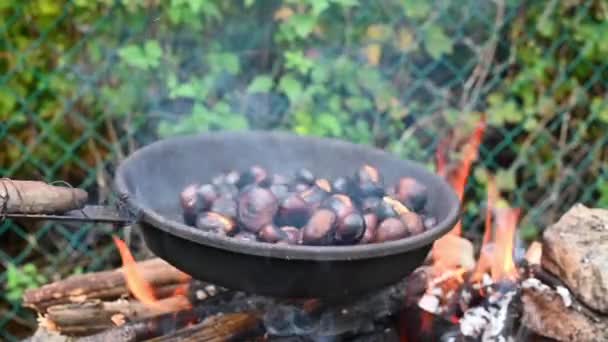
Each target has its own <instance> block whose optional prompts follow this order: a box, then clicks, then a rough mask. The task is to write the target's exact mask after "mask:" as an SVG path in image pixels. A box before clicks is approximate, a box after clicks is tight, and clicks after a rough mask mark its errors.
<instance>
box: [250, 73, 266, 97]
mask: <svg viewBox="0 0 608 342" xmlns="http://www.w3.org/2000/svg"><path fill="white" fill-rule="evenodd" d="M271 88H272V77H270V76H269V75H260V76H257V77H256V78H254V79H253V81H251V83H250V84H249V87H247V91H248V92H250V93H265V92H268V91H269V90H270V89H271Z"/></svg>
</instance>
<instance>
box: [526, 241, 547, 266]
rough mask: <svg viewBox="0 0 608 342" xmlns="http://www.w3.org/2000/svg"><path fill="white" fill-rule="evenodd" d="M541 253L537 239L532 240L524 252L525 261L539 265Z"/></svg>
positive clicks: (541, 248) (540, 246) (541, 249)
mask: <svg viewBox="0 0 608 342" xmlns="http://www.w3.org/2000/svg"><path fill="white" fill-rule="evenodd" d="M542 255H543V247H542V245H541V244H540V242H538V241H534V242H532V244H531V245H530V247H529V248H528V251H527V252H526V261H528V264H530V265H540V258H541V257H542Z"/></svg>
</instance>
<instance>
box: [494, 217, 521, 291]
mask: <svg viewBox="0 0 608 342" xmlns="http://www.w3.org/2000/svg"><path fill="white" fill-rule="evenodd" d="M519 215H520V209H514V208H507V209H502V210H500V211H497V213H496V226H497V227H496V240H495V245H496V251H495V254H494V258H493V260H494V262H493V263H492V279H493V280H494V281H499V280H506V279H511V280H516V279H517V278H518V273H517V267H516V266H515V261H513V250H514V243H515V231H516V229H517V222H518V220H519Z"/></svg>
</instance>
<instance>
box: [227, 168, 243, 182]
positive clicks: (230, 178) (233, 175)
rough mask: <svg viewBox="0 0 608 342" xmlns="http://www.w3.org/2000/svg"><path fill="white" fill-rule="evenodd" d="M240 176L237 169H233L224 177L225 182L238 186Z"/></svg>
mask: <svg viewBox="0 0 608 342" xmlns="http://www.w3.org/2000/svg"><path fill="white" fill-rule="evenodd" d="M240 177H241V175H240V174H239V173H238V172H237V171H234V170H232V171H230V172H228V173H227V174H226V176H225V177H224V183H226V184H231V185H235V186H236V184H237V183H238V182H239V178H240Z"/></svg>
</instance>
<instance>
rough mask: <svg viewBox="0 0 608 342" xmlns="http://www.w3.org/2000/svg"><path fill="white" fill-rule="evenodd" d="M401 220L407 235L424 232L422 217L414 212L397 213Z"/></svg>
mask: <svg viewBox="0 0 608 342" xmlns="http://www.w3.org/2000/svg"><path fill="white" fill-rule="evenodd" d="M399 218H400V219H401V222H403V224H404V225H405V228H406V229H407V231H408V232H409V235H415V234H420V233H422V232H424V223H423V222H422V218H421V217H420V216H419V215H418V214H416V213H414V212H411V211H410V212H404V213H401V214H400V215H399Z"/></svg>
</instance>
